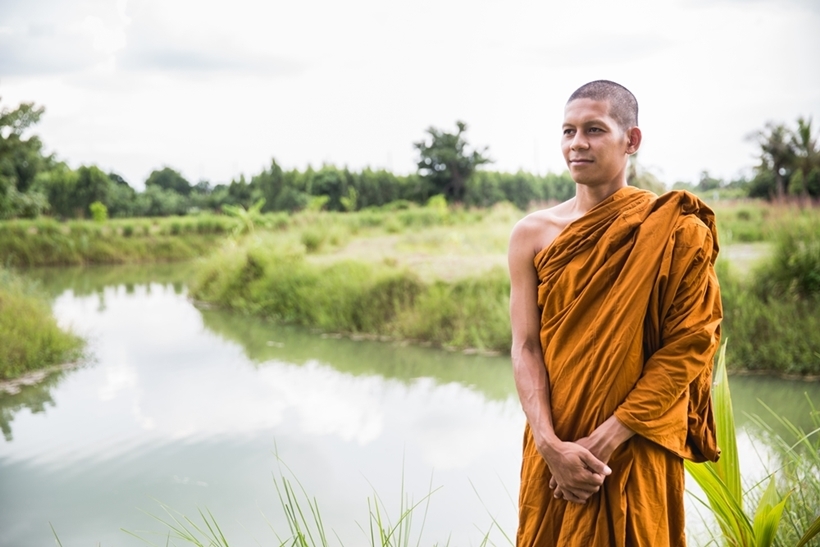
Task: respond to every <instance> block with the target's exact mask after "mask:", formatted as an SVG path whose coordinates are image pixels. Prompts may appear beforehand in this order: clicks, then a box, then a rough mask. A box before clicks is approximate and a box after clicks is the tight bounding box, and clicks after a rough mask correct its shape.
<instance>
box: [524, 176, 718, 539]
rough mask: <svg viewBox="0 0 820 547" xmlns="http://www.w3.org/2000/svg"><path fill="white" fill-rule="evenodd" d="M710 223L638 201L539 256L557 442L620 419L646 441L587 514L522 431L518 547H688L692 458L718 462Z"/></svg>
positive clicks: (629, 198)
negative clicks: (558, 493)
mask: <svg viewBox="0 0 820 547" xmlns="http://www.w3.org/2000/svg"><path fill="white" fill-rule="evenodd" d="M717 253H718V242H717V232H716V230H715V219H714V214H713V213H712V211H711V210H710V209H709V208H708V207H707V206H706V205H705V204H704V203H702V202H701V201H700V200H698V199H697V198H696V197H695V196H693V195H692V194H689V193H687V192H670V193H667V194H664V195H663V196H661V197H657V196H655V195H654V194H652V193H651V192H646V191H643V190H638V189H636V188H632V187H627V188H622V189H620V190H618V191H617V192H616V193H615V194H613V195H612V196H610V197H609V198H607V199H606V200H605V201H603V202H602V203H600V204H599V205H598V206H596V207H595V208H593V209H592V210H591V211H589V212H588V213H587V214H586V215H584V216H583V217H581V218H580V219H578V220H576V221H575V222H573V223H571V224H570V225H569V226H567V227H566V228H565V229H564V230H563V231H562V232H561V234H560V235H559V236H558V237H557V238H556V239H555V241H554V242H553V243H552V244H551V245H550V246H549V247H547V248H546V249H544V250H542V251H541V252H540V253H538V254H537V255H536V256H535V259H534V263H535V268H536V270H537V272H538V279H539V286H538V305H539V308H540V309H541V311H542V317H541V347H542V349H543V353H544V364H545V367H546V369H547V374H548V378H549V387H550V394H551V397H550V401H551V409H552V416H553V424H554V428H555V433H556V434H557V435H558V437H559V438H560V439H562V440H564V441H574V440H578V439H580V438H582V437H586V436H588V435H590V434H591V433H592V432H593V431H594V430H595V428H596V427H598V426H599V425H600V424H601V423H603V422H604V421H605V420H607V419H608V418H609V417H610V416H612V415H613V414H614V415H615V416H616V417H617V418H618V419H619V420H620V421H621V422H622V423H623V424H624V425H626V426H627V427H629V428H630V429H632V430H633V431H635V432H636V433H637V434H636V435H635V436H634V437H632V438H631V439H630V440H628V441H627V442H625V443H624V444H622V445H621V446H620V447H619V448H618V449H616V451H615V452H614V453H613V455H612V457H611V459H610V461H609V462H608V465H609V466H610V468H611V469H612V474H611V475H610V476H608V477H607V478H606V480H605V481H604V484H603V486H602V487H601V490H600V491H599V492H598V493H596V494H594V495H593V496H592V497H591V498H590V499H589V500H588V501H587V502H586V503H585V504H574V503H570V502H566V501H564V500H556V499H554V498H553V496H552V491H551V490H550V489H549V481H550V471H549V469H548V467H547V465H546V462H545V461H544V459H543V458H542V457H541V455H540V454H539V453H538V452H537V451H536V448H535V444H534V442H533V437H532V434H531V432H530V429H529V426H527V427H526V428H525V434H524V454H523V462H522V469H521V492H520V504H519V507H520V514H519V530H518V545H519V547H530V546H533V547H534V546H538V547H542V546H562V547H563V546H583V547H598V546H600V547H604V546H606V547H621V546H623V547H626V546H630V547H643V546H646V547H658V546H663V545H674V546H678V545H685V536H684V514H683V493H684V478H683V473H684V472H683V458H686V459H690V460H694V461H698V462H702V461H706V460H711V461H716V460H717V458H718V455H719V450H718V448H717V446H716V439H715V426H714V418H713V414H712V406H711V404H712V403H711V394H710V388H711V382H712V360H713V357H714V354H715V351H716V349H717V346H718V342H719V338H720V320H721V317H722V310H721V302H720V292H719V289H718V284H717V277H716V275H715V272H714V263H715V259H716V258H717Z"/></svg>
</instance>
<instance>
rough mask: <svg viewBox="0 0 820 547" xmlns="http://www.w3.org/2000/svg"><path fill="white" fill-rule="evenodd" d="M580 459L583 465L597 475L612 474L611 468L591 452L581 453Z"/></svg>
mask: <svg viewBox="0 0 820 547" xmlns="http://www.w3.org/2000/svg"><path fill="white" fill-rule="evenodd" d="M581 461H582V462H584V465H585V466H586V467H587V468H588V469H589V470H590V471H592V472H593V473H598V474H599V475H604V476H606V475H611V474H612V469H610V468H609V466H608V465H607V464H605V463H604V462H602V461H601V460H599V459H598V458H596V457H595V456H593V455H592V453H591V452H587V453H586V454H581Z"/></svg>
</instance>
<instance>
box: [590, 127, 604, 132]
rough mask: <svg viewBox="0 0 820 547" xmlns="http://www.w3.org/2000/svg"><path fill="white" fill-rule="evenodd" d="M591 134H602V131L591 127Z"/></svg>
mask: <svg viewBox="0 0 820 547" xmlns="http://www.w3.org/2000/svg"><path fill="white" fill-rule="evenodd" d="M589 132H590V133H600V132H601V129H600V128H599V127H590V128H589Z"/></svg>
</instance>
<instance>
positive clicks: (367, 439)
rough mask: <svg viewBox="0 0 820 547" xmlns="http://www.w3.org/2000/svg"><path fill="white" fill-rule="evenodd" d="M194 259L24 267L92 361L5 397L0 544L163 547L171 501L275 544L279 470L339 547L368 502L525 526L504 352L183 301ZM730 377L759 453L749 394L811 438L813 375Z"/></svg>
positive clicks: (468, 532) (282, 526)
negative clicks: (373, 336) (316, 328)
mask: <svg viewBox="0 0 820 547" xmlns="http://www.w3.org/2000/svg"><path fill="white" fill-rule="evenodd" d="M194 267H195V266H194V265H190V264H176V265H153V266H129V267H105V268H93V269H91V268H89V269H70V268H65V269H51V270H40V271H32V272H29V275H31V276H33V277H37V278H39V279H41V281H42V283H43V286H44V288H45V289H46V290H47V291H48V292H50V293H51V294H52V295H53V296H54V304H53V306H54V311H55V314H56V315H57V317H58V319H59V321H60V322H61V324H64V325H71V326H72V327H73V329H74V330H75V331H76V332H78V333H80V334H81V335H83V336H85V337H86V338H87V339H88V340H89V350H90V353H91V355H92V356H93V357H92V358H91V359H90V361H89V362H88V363H86V364H84V365H82V366H81V367H79V368H77V369H74V370H69V371H65V372H62V373H59V374H56V375H53V376H51V377H49V378H48V379H47V380H46V381H45V382H43V383H41V384H38V385H36V386H31V387H28V388H25V389H23V391H21V392H20V393H17V394H14V395H9V394H0V427H2V430H3V435H4V440H2V441H0V545H2V546H15V547H27V546H40V545H46V544H53V541H54V533H53V532H52V530H51V526H53V528H54V530H55V531H56V533H57V535H58V536H59V539H60V541H61V543H62V545H63V546H65V547H70V546H74V545H76V546H81V545H82V546H90V545H97V544H101V545H145V543H144V542H143V541H141V540H139V539H137V538H135V537H133V536H132V535H129V534H128V533H126V532H125V531H123V529H124V530H127V531H129V532H131V533H135V534H137V535H140V536H142V537H144V538H147V539H149V540H150V541H153V542H155V543H157V544H159V545H165V539H166V538H165V535H164V534H167V531H168V528H167V527H166V526H165V525H163V524H162V523H161V522H159V521H158V520H157V518H156V517H159V518H162V519H164V520H168V519H169V518H170V517H169V516H168V514H167V513H165V509H164V507H167V508H169V510H170V511H171V513H172V514H174V515H176V513H174V511H178V512H179V513H180V514H182V515H186V516H189V517H191V518H192V519H193V520H195V521H196V522H198V521H199V517H198V511H199V510H200V509H201V510H203V511H205V510H208V511H210V512H211V513H212V514H213V516H214V517H215V518H216V520H217V521H218V523H219V525H220V527H221V528H222V531H223V532H224V533H225V535H226V536H227V538H228V540H229V541H230V543H231V545H235V546H236V545H252V544H262V545H278V544H279V541H277V539H276V538H277V535H276V533H278V534H279V535H280V536H281V537H282V538H283V539H284V538H285V537H288V536H289V535H290V534H289V531H288V528H287V524H286V521H285V520H284V518H283V515H282V508H281V504H280V501H279V497H278V494H277V488H276V485H275V483H274V481H277V482H278V484H279V486H280V487H281V486H282V480H281V479H282V477H283V476H284V477H286V478H289V479H290V480H292V481H293V482H294V484H295V485H296V488H297V489H299V488H301V487H303V488H304V490H305V491H306V492H307V494H309V496H310V497H311V498H313V497H315V498H316V500H317V501H318V504H319V509H320V512H321V515H322V518H323V520H324V522H325V525H326V527H327V528H328V530H329V531H330V530H332V531H333V532H331V534H338V536H339V537H340V538H341V539H342V542H343V543H344V544H345V545H348V546H350V545H364V544H369V539H368V536H367V535H366V534H365V531H367V533H368V534H369V514H370V510H371V509H372V508H373V506H374V504H375V503H379V504H383V506H384V507H383V511H382V516H383V517H384V511H386V514H387V517H388V518H389V519H391V520H392V522H393V523H394V524H395V523H396V521H397V519H398V516H399V513H400V506H401V504H402V503H405V505H406V504H407V503H410V504H412V503H418V502H422V505H421V506H420V507H419V508H417V509H416V510H415V511H414V512H413V514H412V515H413V518H412V523H411V524H412V530H411V534H412V536H413V537H414V538H415V537H416V536H417V535H418V534H421V537H422V543H421V544H422V545H432V544H434V543H436V542H438V543H439V544H441V545H443V544H445V543H447V542H448V540H449V542H450V544H451V545H459V546H461V545H478V544H480V543H481V539H482V538H483V537H484V535H485V534H487V533H488V532H489V533H490V537H491V538H492V539H493V541H495V543H496V544H506V540H505V539H504V536H503V534H504V533H506V534H507V535H509V536H513V535H514V532H515V522H516V499H517V489H518V467H519V457H520V445H521V436H522V431H523V424H524V418H523V414H522V413H521V411H520V407H519V404H518V401H517V398H516V395H515V387H514V384H513V381H512V377H511V373H510V367H509V360H508V358H506V357H503V356H500V357H494V356H482V355H464V354H461V353H453V352H444V351H440V350H436V349H432V348H425V347H419V346H414V345H407V344H403V343H398V342H378V341H366V340H352V339H350V338H337V337H332V336H326V335H321V334H319V333H315V332H310V331H308V330H304V329H298V328H293V327H285V326H281V325H276V324H274V323H270V322H267V321H264V320H260V319H255V318H247V317H242V316H237V315H234V314H231V313H227V312H223V311H217V310H207V309H201V308H198V307H196V306H195V305H194V304H193V303H192V302H191V301H190V300H189V299H188V298H187V296H186V287H185V280H186V279H190V278H191V275H192V273H193V268H194ZM731 384H732V389H733V397H734V401H735V407H736V416H737V418H738V421H739V422H740V424H741V428H742V431H741V435H740V442H741V444H742V446H746V447H757V446H758V445H759V444H760V441H758V440H757V438H756V437H755V435H754V434H753V432H754V428H755V426H754V424H753V423H752V422H751V421H750V420H749V418H748V417H747V415H750V414H761V415H764V414H765V413H766V411H765V409H764V408H763V407H762V406H761V405H760V404H759V403H758V402H757V399H758V398H759V399H762V400H764V401H766V402H767V404H769V405H770V406H771V407H772V408H773V409H774V410H775V411H777V412H778V413H781V414H783V415H785V416H787V417H789V418H790V419H792V420H793V421H795V422H798V423H799V424H800V425H803V426H804V427H808V418H809V404H808V402H807V399H806V397H807V396H808V397H809V398H811V399H812V400H814V401H818V400H820V385H818V384H816V383H814V384H813V383H804V382H789V381H784V380H778V379H773V378H765V377H733V378H732V380H731ZM758 451H759V450H758ZM744 452H745V453H746V454H750V453H751V454H752V455H751V458H752V459H750V460H749V461H744V466H745V468H748V469H749V473H750V474H751V475H754V474H755V473H756V471H755V470H756V469H757V468H756V467H755V466H759V465H760V464H759V463H755V461H753V459H754V455H753V454H754V452H755V450H745V451H744ZM763 452H765V449H763ZM297 480H298V482H299V484H300V485H301V486H299V485H297V484H296V481H297ZM402 492H403V493H404V494H402ZM431 492H432V493H431ZM430 493H431V494H430ZM428 494H430V495H429V498H427V500H426V499H425V497H426V496H427V495H428ZM403 495H404V498H403ZM403 499H404V500H411V501H404V502H403ZM368 500H369V502H370V509H369V508H368ZM426 501H429V510H428V511H427V515H426V518H425V503H426ZM303 508H304V509H307V503H306V502H303ZM152 515H153V516H152ZM177 516H178V515H177ZM689 518H690V520H691V521H693V522H692V523H691V526H693V527H694V529H695V530H696V529H697V528H698V526H701V527H702V524H699V522H700V521H699V519H698V517H697V514H696V512H695V511H690V512H689ZM494 523H496V524H494ZM695 533H697V532H696V531H695ZM330 540H331V544H337V542H336V540H335V538H334V537H333V536H331V538H330ZM413 543H415V541H414V542H413Z"/></svg>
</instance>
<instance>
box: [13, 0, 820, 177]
mask: <svg viewBox="0 0 820 547" xmlns="http://www.w3.org/2000/svg"><path fill="white" fill-rule="evenodd" d="M50 2H51V4H53V6H52V8H53V9H37V10H35V9H34V8H33V7H29V4H28V3H24V2H19V1H18V2H7V3H6V6H5V7H4V8H2V10H0V15H3V16H4V17H3V18H2V20H3V21H4V23H3V27H2V29H0V77H1V78H2V82H0V83H2V86H0V92H2V95H3V98H4V101H9V103H13V102H15V101H22V100H26V101H34V102H36V103H38V104H43V105H45V106H46V107H47V113H46V116H45V117H44V119H43V121H42V122H41V124H40V125H39V126H38V127H37V128H36V132H38V133H39V134H40V135H41V136H42V138H43V140H44V142H45V143H46V146H47V147H49V149H51V150H54V151H56V152H57V153H58V155H59V156H60V157H63V158H66V159H68V160H69V161H70V163H72V164H73V165H77V164H79V163H97V164H100V165H101V166H102V167H104V168H106V169H111V170H115V171H117V172H119V173H122V174H123V175H125V178H126V179H127V180H128V181H129V182H130V183H131V184H133V185H135V186H137V187H141V185H142V181H143V180H144V179H145V178H146V177H147V175H148V174H149V173H150V171H151V170H152V169H155V168H160V167H161V166H163V165H171V166H173V167H176V168H178V169H181V170H182V172H183V174H184V175H185V176H186V177H188V178H189V179H190V180H192V181H196V180H198V179H200V178H207V179H209V180H211V181H213V182H226V181H228V180H230V179H231V178H232V177H236V176H238V175H239V174H240V173H242V172H244V173H245V174H250V173H253V172H258V171H259V170H260V169H262V168H263V167H264V166H266V165H267V164H268V163H269V161H270V158H271V157H275V158H276V159H277V161H278V162H279V163H280V164H282V165H284V166H285V167H300V168H303V167H305V166H306V165H307V164H308V163H311V164H313V165H318V164H321V163H322V162H335V163H337V164H345V165H348V166H350V167H352V168H361V167H364V166H367V165H370V166H374V167H388V168H392V169H394V170H396V171H399V172H410V171H413V170H414V168H415V163H414V160H415V158H414V151H413V148H412V143H413V142H414V141H416V140H419V139H420V138H422V137H423V131H424V129H425V128H426V127H428V126H430V125H435V126H438V127H452V126H453V122H454V121H455V120H456V119H462V120H464V121H466V122H467V123H468V124H469V126H470V132H469V134H468V138H469V139H470V140H471V142H473V143H474V144H476V145H489V147H490V155H491V156H492V157H493V158H495V159H496V161H497V163H496V164H495V165H494V168H497V169H502V170H516V169H518V168H524V169H528V170H536V169H537V170H539V171H542V172H543V171H545V170H552V171H561V170H563V169H564V165H563V161H562V159H561V156H560V153H559V150H558V133H557V128H558V127H559V126H560V118H561V115H562V108H563V104H564V101H565V100H566V97H567V96H568V95H569V94H570V93H571V92H572V90H573V89H575V88H576V87H577V86H578V85H580V84H582V83H584V82H586V81H589V80H592V79H597V78H608V79H613V80H616V81H619V82H621V83H623V84H624V85H626V86H627V87H629V88H630V89H632V90H633V91H634V92H635V93H636V95H637V97H638V99H639V101H640V103H641V123H642V126H643V129H644V135H645V140H644V145H643V149H642V152H641V156H640V157H641V161H642V162H643V163H645V164H646V165H648V166H649V167H651V168H652V169H653V170H654V171H655V172H657V173H658V174H660V175H662V178H663V179H664V180H666V181H667V182H669V183H671V182H674V181H675V180H678V179H684V180H686V179H688V180H692V179H694V178H696V177H697V175H698V173H699V172H700V171H701V170H704V169H708V170H710V171H712V173H713V174H715V175H718V176H723V177H732V176H734V175H735V174H737V173H738V171H740V170H741V169H743V168H748V167H750V166H751V165H753V164H754V158H753V157H752V154H753V152H754V146H753V145H752V144H751V143H748V142H745V141H744V136H745V135H746V134H747V133H749V132H750V131H752V130H754V129H758V128H760V127H762V126H763V124H764V123H765V122H766V121H767V120H777V121H782V122H787V123H791V122H793V121H794V119H796V117H797V116H798V115H808V116H810V115H812V114H816V113H818V111H820V73H818V72H817V71H815V70H810V69H809V68H808V67H813V65H814V63H815V59H814V58H813V57H814V52H816V51H820V34H818V33H817V32H816V31H815V29H816V28H817V26H818V24H820V10H818V9H817V8H816V3H814V2H811V1H807V0H792V1H791V2H786V3H776V2H774V0H759V1H755V2H738V1H735V0H725V1H722V2H717V3H713V2H697V3H692V2H682V1H679V2H673V3H659V2H650V1H647V0H633V1H630V2H628V3H626V4H624V3H612V2H604V1H594V2H591V3H587V4H584V5H583V6H582V7H579V6H578V5H576V4H566V3H546V2H541V3H534V2H526V1H523V0H521V1H519V0H516V1H510V2H503V3H502V2H500V1H498V0H492V1H486V2H481V3H467V2H464V1H460V0H452V1H444V2H433V1H432V0H425V1H422V2H412V3H411V2H409V1H401V2H392V3H383V2H376V1H375V0H354V1H352V2H347V3H338V2H330V1H327V0H308V1H305V2H270V3H260V2H255V1H252V0H238V1H236V2H231V3H229V4H225V3H211V2H204V3H203V2H194V1H192V0H179V1H174V2H161V1H159V0H136V1H135V0H131V1H129V2H128V3H127V4H126V3H125V2H124V1H123V0H120V1H118V2H114V1H113V0H108V1H105V0H94V1H90V0H89V1H86V0H74V1H71V0H65V1H62V2H58V1H56V0H50ZM51 4H50V5H51ZM3 10H5V11H3ZM9 103H6V104H9Z"/></svg>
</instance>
